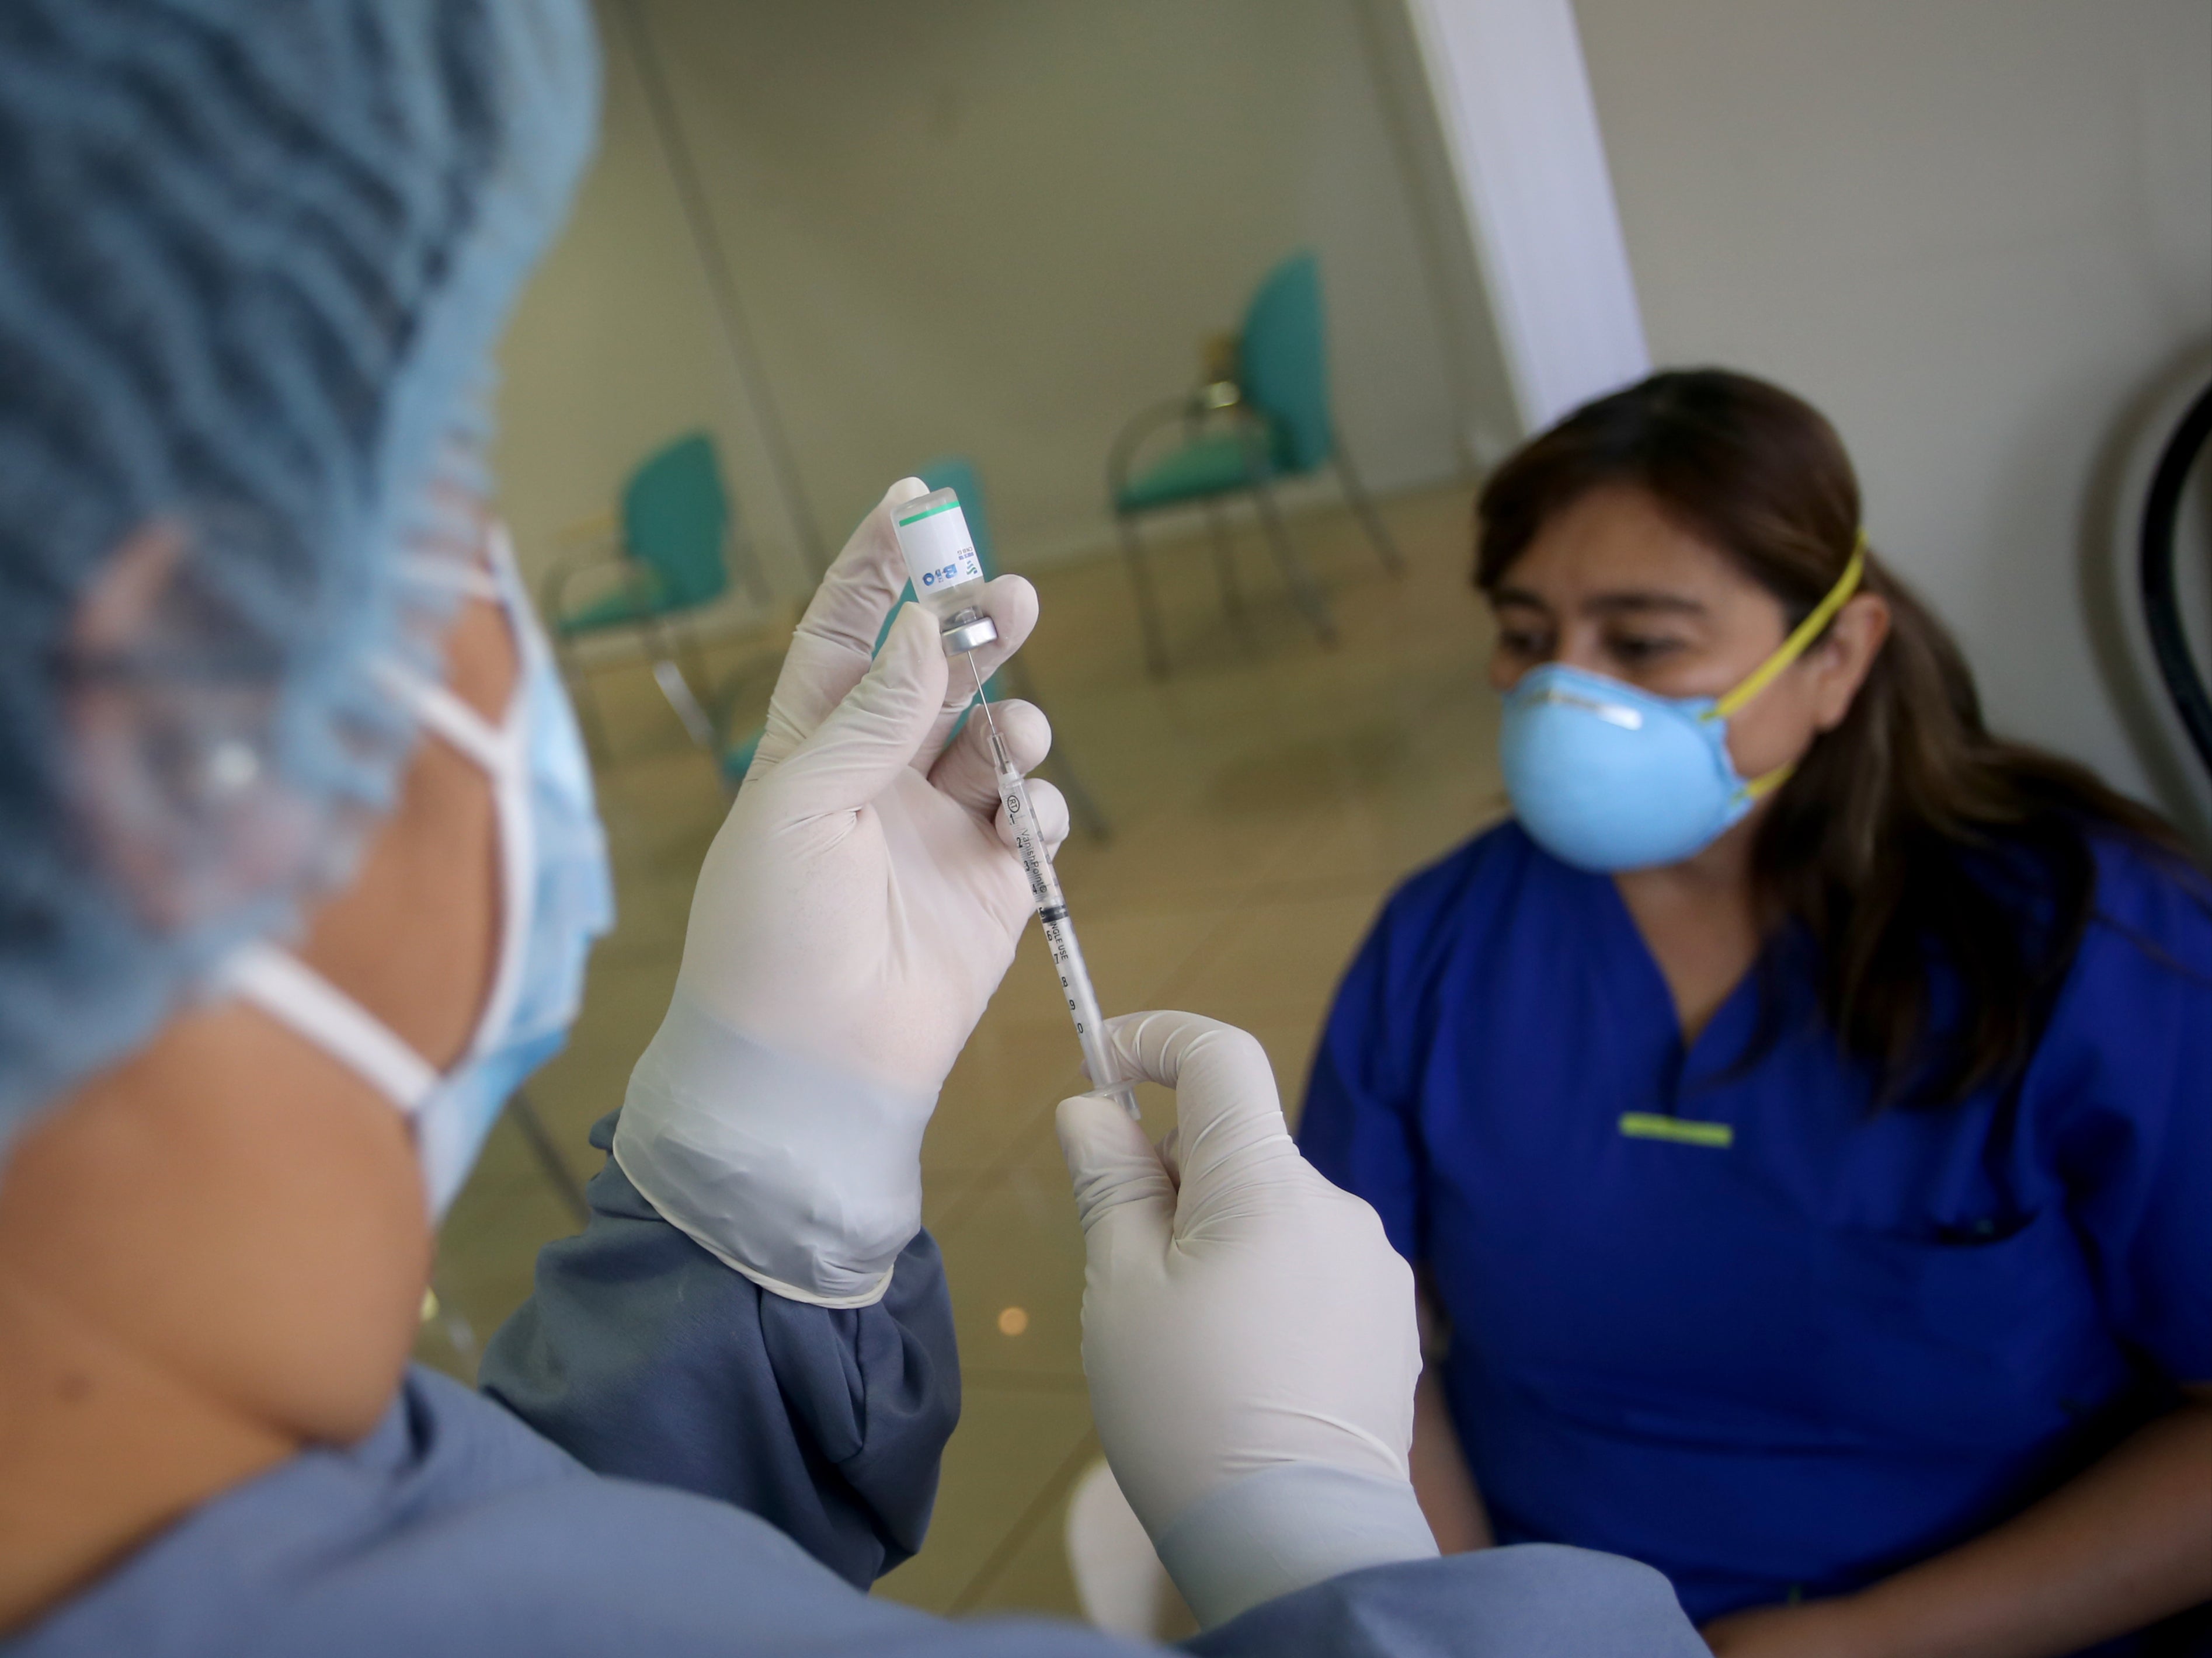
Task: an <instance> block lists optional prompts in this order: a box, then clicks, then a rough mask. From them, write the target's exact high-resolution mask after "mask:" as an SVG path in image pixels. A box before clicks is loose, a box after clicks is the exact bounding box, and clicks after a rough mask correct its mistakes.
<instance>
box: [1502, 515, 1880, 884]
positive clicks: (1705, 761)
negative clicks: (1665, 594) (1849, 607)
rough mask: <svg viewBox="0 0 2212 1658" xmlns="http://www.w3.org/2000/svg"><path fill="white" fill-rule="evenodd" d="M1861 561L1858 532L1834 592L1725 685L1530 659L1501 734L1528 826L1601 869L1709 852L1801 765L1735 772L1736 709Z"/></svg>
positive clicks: (1814, 631) (1807, 640) (1508, 779)
mask: <svg viewBox="0 0 2212 1658" xmlns="http://www.w3.org/2000/svg"><path fill="white" fill-rule="evenodd" d="M1865 570H1866V537H1864V536H1863V535H1862V536H1861V537H1859V544H1858V545H1857V547H1855V548H1853V549H1852V550H1851V558H1850V563H1849V564H1847V565H1846V566H1844V573H1843V574H1842V575H1841V576H1840V577H1838V579H1837V581H1836V585H1835V586H1833V587H1832V588H1831V589H1830V590H1829V592H1828V595H1827V597H1826V598H1823V599H1822V600H1821V601H1820V604H1818V605H1817V606H1816V607H1814V610H1813V613H1812V614H1811V615H1810V616H1807V617H1806V618H1805V620H1804V621H1803V622H1802V623H1799V624H1798V626H1797V628H1796V630H1795V631H1793V632H1792V633H1791V634H1790V637H1789V638H1788V639H1786V640H1784V641H1783V643H1782V646H1781V648H1780V649H1778V650H1777V651H1776V652H1775V653H1774V654H1773V655H1771V656H1770V657H1768V658H1767V659H1766V660H1765V661H1764V662H1762V663H1760V664H1759V666H1758V667H1757V668H1755V669H1753V671H1752V672H1751V673H1750V674H1749V676H1747V677H1746V678H1745V679H1744V680H1743V682H1742V683H1741V684H1739V685H1737V686H1736V687H1735V689H1732V690H1730V691H1728V692H1727V693H1725V694H1724V695H1720V696H1717V697H1716V696H1684V697H1670V696H1656V695H1653V694H1652V693H1651V692H1650V691H1646V690H1640V689H1638V688H1637V687H1635V686H1633V685H1629V684H1624V683H1622V682H1620V680H1617V679H1609V678H1607V677H1605V676H1604V675H1603V674H1595V673H1589V672H1587V671H1584V670H1583V669H1580V668H1570V667H1567V666H1565V665H1561V664H1559V663H1549V664H1547V665H1544V666H1543V667H1541V668H1532V669H1530V670H1529V671H1528V672H1527V673H1525V674H1523V675H1522V677H1521V678H1520V680H1519V682H1518V683H1516V684H1515V686H1514V687H1513V689H1511V690H1510V691H1508V692H1507V693H1506V694H1505V717H1504V725H1503V727H1502V729H1501V731H1500V733H1499V750H1500V753H1499V758H1500V760H1501V762H1502V764H1503V767H1504V773H1505V789H1506V793H1508V794H1509V795H1510V796H1511V797H1512V800H1513V815H1514V816H1515V817H1516V818H1518V819H1519V820H1520V823H1521V826H1522V828H1523V829H1526V830H1528V834H1529V835H1530V836H1531V837H1532V838H1533V839H1534V841H1535V842H1536V844H1537V845H1539V846H1541V847H1543V848H1544V850H1545V851H1547V852H1548V853H1551V854H1552V855H1553V857H1555V858H1557V859H1559V860H1560V862H1562V863H1565V864H1571V865H1574V866H1575V867H1576V868H1577V869H1585V870H1591V871H1595V872H1602V873H1612V872H1616V871H1620V870H1632V869H1650V868H1654V867H1656V866H1657V865H1662V864H1673V863H1679V862H1680V861H1681V860H1682V859H1685V858H1688V857H1692V856H1693V855H1695V854H1696V853H1699V852H1702V851H1704V850H1705V847H1709V846H1711V844H1712V843H1713V842H1714V841H1717V840H1718V839H1719V838H1720V837H1721V836H1722V835H1723V834H1724V833H1726V832H1727V830H1728V829H1729V828H1730V827H1731V826H1733V825H1734V824H1735V823H1738V822H1740V821H1741V819H1742V817H1743V816H1744V814H1745V813H1747V812H1748V811H1750V810H1751V809H1752V806H1753V804H1754V803H1756V802H1757V801H1758V800H1759V798H1760V797H1761V796H1763V795H1765V794H1769V793H1772V792H1773V791H1774V790H1775V789H1777V788H1778V787H1779V786H1781V785H1782V784H1783V783H1784V782H1785V781H1786V780H1788V779H1789V776H1790V772H1791V770H1792V769H1794V768H1792V767H1790V766H1783V767H1780V768H1777V769H1776V770H1773V771H1771V772H1768V773H1766V774H1764V775H1763V776H1759V777H1754V778H1751V779H1748V780H1747V779H1745V778H1743V777H1741V776H1740V775H1738V774H1737V772H1736V768H1735V760H1734V759H1733V758H1731V757H1730V756H1729V749H1728V722H1729V720H1730V718H1732V717H1733V716H1734V715H1735V714H1736V713H1737V712H1738V711H1740V710H1741V709H1742V708H1745V707H1746V706H1747V705H1748V704H1749V703H1750V702H1751V701H1752V699H1753V698H1754V697H1756V696H1757V695H1759V693H1760V692H1761V691H1763V690H1765V689H1766V688H1767V687H1768V686H1769V685H1771V683H1773V682H1774V680H1775V678H1776V677H1777V676H1778V675H1779V674H1780V673H1781V672H1782V671H1783V670H1784V669H1785V668H1787V667H1788V666H1789V665H1790V664H1791V663H1793V662H1795V661H1796V659H1798V658H1799V657H1801V656H1802V655H1803V654H1804V653H1805V651H1806V650H1807V648H1808V647H1810V646H1811V644H1812V643H1813V641H1814V640H1816V639H1818V638H1819V637H1820V634H1821V631H1822V630H1823V629H1826V627H1827V625H1828V623H1831V622H1832V621H1833V620H1834V619H1835V616H1836V612H1837V611H1838V610H1841V609H1843V607H1844V601H1845V600H1847V599H1849V598H1850V596H1851V595H1852V593H1854V592H1857V589H1858V585H1859V580H1860V578H1861V577H1862V576H1863V574H1865Z"/></svg>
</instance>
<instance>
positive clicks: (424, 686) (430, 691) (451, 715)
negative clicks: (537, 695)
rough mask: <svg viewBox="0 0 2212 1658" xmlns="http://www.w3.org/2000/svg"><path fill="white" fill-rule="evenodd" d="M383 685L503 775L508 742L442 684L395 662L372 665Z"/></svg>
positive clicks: (450, 740) (441, 733) (427, 722)
mask: <svg viewBox="0 0 2212 1658" xmlns="http://www.w3.org/2000/svg"><path fill="white" fill-rule="evenodd" d="M374 671H375V673H376V677H378V678H379V679H380V680H382V681H383V682H384V684H385V688H386V689H388V690H389V691H390V692H391V693H392V695H394V696H396V697H398V699H399V700H400V701H403V702H404V703H405V704H406V705H407V707H408V708H409V709H410V711H411V712H412V713H413V714H414V715H415V717H416V719H418V720H421V721H422V723H423V725H425V726H428V727H429V729H430V730H431V731H433V732H435V733H436V734H437V735H438V736H440V737H442V738H445V739H446V741H447V743H449V744H452V745H453V747H454V748H456V749H458V750H460V752H461V753H463V754H465V755H466V756H468V757H469V758H470V759H471V760H473V761H475V762H477V765H478V766H480V767H482V768H483V769H484V770H485V771H486V772H488V773H489V774H491V775H492V776H494V777H499V776H502V775H504V774H505V773H506V771H507V764H508V758H507V756H508V744H507V738H506V736H505V733H503V732H501V730H500V728H499V727H498V726H495V725H493V724H492V723H491V721H490V720H487V719H485V718H484V717H483V715H482V714H478V713H477V711H476V710H475V709H474V708H471V707H470V706H469V705H468V704H467V703H465V702H464V701H461V699H460V698H459V697H458V696H456V695H453V692H452V691H451V690H450V689H447V687H446V686H443V685H437V684H433V683H431V682H430V681H428V680H427V679H424V678H422V677H420V676H419V675H416V674H414V673H411V672H410V671H408V670H407V669H405V668H403V667H401V666H400V665H398V664H397V663H395V662H380V663H378V664H377V665H376V666H375V670H374Z"/></svg>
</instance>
